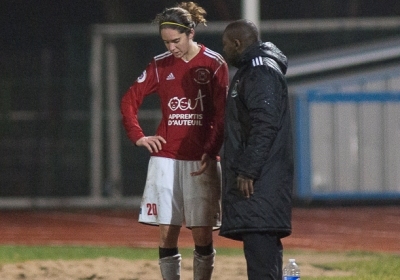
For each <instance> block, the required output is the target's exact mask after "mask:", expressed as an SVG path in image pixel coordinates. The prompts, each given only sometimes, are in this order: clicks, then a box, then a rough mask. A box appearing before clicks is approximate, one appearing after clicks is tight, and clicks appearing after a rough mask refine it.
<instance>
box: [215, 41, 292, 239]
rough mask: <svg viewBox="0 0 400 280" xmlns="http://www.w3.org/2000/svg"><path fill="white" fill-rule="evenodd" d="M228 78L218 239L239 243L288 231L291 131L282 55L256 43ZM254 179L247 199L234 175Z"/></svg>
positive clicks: (289, 227)
mask: <svg viewBox="0 0 400 280" xmlns="http://www.w3.org/2000/svg"><path fill="white" fill-rule="evenodd" d="M238 66H239V69H238V71H237V72H236V74H235V76H234V77H233V79H232V82H231V85H230V88H229V93H228V100H227V105H226V113H225V138H224V146H223V149H222V154H221V155H222V174H223V176H222V178H223V183H222V226H221V229H220V235H221V236H225V237H228V238H232V239H236V240H242V237H241V234H242V233H245V232H270V233H276V234H278V235H279V236H280V237H285V236H288V235H290V233H291V199H292V198H291V196H292V188H293V146H292V128H291V120H290V111H289V100H288V90H287V84H286V79H285V77H284V74H285V73H286V69H287V60H286V57H285V56H284V55H283V54H282V53H281V51H280V50H279V49H278V48H277V47H276V46H275V45H273V44H272V43H262V42H257V43H256V44H253V45H252V46H250V47H248V48H247V49H246V50H245V51H244V52H243V54H242V56H241V60H240V63H239V65H238ZM239 174H240V175H244V176H246V177H249V178H253V179H254V194H253V195H252V196H251V197H250V198H245V197H244V196H243V195H242V194H241V193H240V192H239V190H238V189H237V187H236V178H237V176H238V175H239Z"/></svg>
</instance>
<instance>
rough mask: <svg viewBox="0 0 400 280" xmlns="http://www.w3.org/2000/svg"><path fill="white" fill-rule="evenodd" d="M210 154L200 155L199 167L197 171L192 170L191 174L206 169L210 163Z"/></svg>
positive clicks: (201, 172) (193, 174)
mask: <svg viewBox="0 0 400 280" xmlns="http://www.w3.org/2000/svg"><path fill="white" fill-rule="evenodd" d="M210 160H211V158H210V156H209V155H208V154H203V155H202V156H201V161H200V169H199V170H197V171H194V172H192V173H190V175H191V176H198V175H201V174H203V173H204V171H206V169H207V167H208V166H209V165H210Z"/></svg>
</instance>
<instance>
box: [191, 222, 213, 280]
mask: <svg viewBox="0 0 400 280" xmlns="http://www.w3.org/2000/svg"><path fill="white" fill-rule="evenodd" d="M192 236H193V240H194V244H195V249H194V251H193V279H194V280H209V279H211V275H212V272H213V270H214V262H215V253H216V252H215V250H214V248H213V238H212V226H206V227H192Z"/></svg>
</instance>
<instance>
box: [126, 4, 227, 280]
mask: <svg viewBox="0 0 400 280" xmlns="http://www.w3.org/2000/svg"><path fill="white" fill-rule="evenodd" d="M205 15H206V11H205V10H204V9H203V8H202V7H200V6H198V5H197V4H195V3H193V2H183V3H180V4H178V5H177V6H176V7H173V8H167V9H165V10H164V11H163V12H162V13H160V14H158V15H157V16H156V18H155V22H156V23H157V24H158V26H159V30H160V36H161V38H162V40H163V42H164V44H165V46H166V48H167V50H168V51H167V52H165V53H163V54H160V55H157V56H155V57H154V59H153V60H152V61H151V62H150V64H149V65H148V66H147V68H146V69H145V70H144V71H143V73H142V74H141V76H140V77H138V78H137V80H136V81H135V83H134V84H133V85H132V86H131V87H130V88H129V90H128V91H127V92H126V94H125V95H124V96H123V98H122V101H121V112H122V116H123V124H124V127H125V130H126V132H127V135H128V137H129V138H130V140H131V141H132V142H133V143H135V145H137V146H143V147H145V148H147V149H148V150H149V152H150V153H151V158H150V161H149V166H148V173H147V180H146V186H145V189H144V193H143V198H142V202H141V209H140V214H139V222H141V223H146V224H151V225H158V226H159V229H160V239H159V264H160V270H161V274H162V277H163V279H166V280H175V279H180V266H181V255H180V254H179V250H178V237H179V233H180V229H181V226H182V225H183V224H185V225H186V227H188V228H190V229H191V230H192V236H193V241H194V245H195V250H194V259H193V275H194V279H197V280H200V279H201V280H207V279H211V274H212V271H213V267H214V257H215V250H214V247H213V239H212V230H213V229H215V228H218V227H219V226H220V191H221V189H220V169H219V168H220V167H219V163H218V162H217V158H218V153H219V150H220V148H221V144H222V141H223V139H222V138H223V131H224V130H223V118H224V108H225V99H226V94H227V87H228V79H229V78H228V67H227V64H226V63H225V61H224V59H223V58H222V56H221V55H220V54H218V53H216V52H215V51H212V50H210V49H208V48H207V47H205V46H204V45H201V44H198V43H196V42H195V41H193V38H194V35H195V27H196V26H197V25H198V24H199V23H202V24H204V25H205V23H206V20H205ZM152 93H157V94H158V95H159V97H160V100H161V110H162V119H161V122H160V124H159V126H158V129H157V132H156V134H155V135H154V136H145V135H144V133H143V130H142V128H141V127H140V125H139V122H138V109H139V107H140V105H141V103H142V101H143V99H144V98H145V97H146V96H147V95H149V94H152Z"/></svg>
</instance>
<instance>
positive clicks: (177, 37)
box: [161, 28, 193, 58]
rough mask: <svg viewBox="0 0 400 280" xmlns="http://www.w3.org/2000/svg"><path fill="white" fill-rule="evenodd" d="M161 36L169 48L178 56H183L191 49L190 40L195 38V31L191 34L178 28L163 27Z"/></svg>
mask: <svg viewBox="0 0 400 280" xmlns="http://www.w3.org/2000/svg"><path fill="white" fill-rule="evenodd" d="M161 38H162V40H163V41H164V44H165V46H166V47H167V49H168V50H169V51H170V52H171V53H172V54H173V55H174V56H175V57H177V58H182V57H183V56H185V55H186V54H187V53H188V51H189V46H190V44H189V43H190V40H191V39H193V32H191V33H190V34H189V35H186V33H180V32H179V31H178V30H176V29H171V28H163V29H161Z"/></svg>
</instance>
